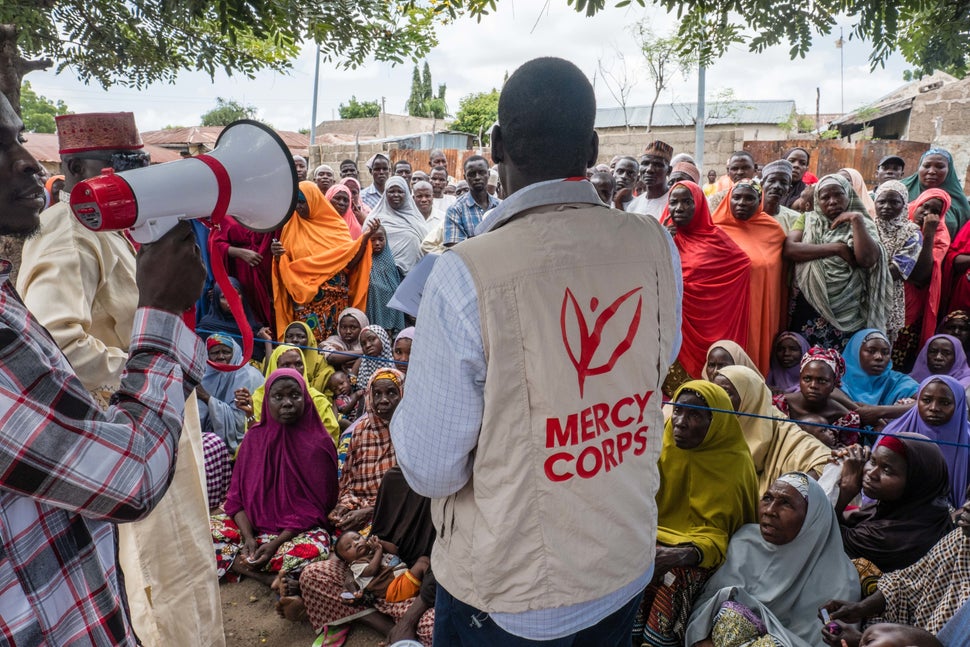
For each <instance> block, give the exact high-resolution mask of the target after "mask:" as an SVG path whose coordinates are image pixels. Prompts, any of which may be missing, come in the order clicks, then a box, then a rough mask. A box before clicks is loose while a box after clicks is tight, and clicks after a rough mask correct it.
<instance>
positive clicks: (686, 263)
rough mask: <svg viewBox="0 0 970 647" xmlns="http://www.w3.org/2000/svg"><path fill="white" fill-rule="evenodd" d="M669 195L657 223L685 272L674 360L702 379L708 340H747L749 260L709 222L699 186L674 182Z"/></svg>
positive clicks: (695, 376) (743, 342)
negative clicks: (668, 237)
mask: <svg viewBox="0 0 970 647" xmlns="http://www.w3.org/2000/svg"><path fill="white" fill-rule="evenodd" d="M669 196H670V197H669V199H668V201H667V206H666V207H665V208H664V212H663V215H662V216H661V218H660V222H661V223H662V224H664V225H665V226H666V227H667V228H668V229H670V230H671V233H672V234H673V237H674V244H675V245H677V251H679V252H680V265H681V271H682V272H683V275H684V300H683V301H684V316H683V330H682V337H683V343H682V344H681V347H680V354H679V355H678V356H677V361H678V362H680V364H681V365H682V366H683V367H684V369H685V370H686V371H687V373H688V374H689V375H690V377H691V378H692V379H695V380H696V379H703V377H704V375H703V370H704V365H705V363H706V361H707V349H708V347H709V346H710V345H711V344H713V343H714V342H716V341H719V340H721V339H730V340H732V341H735V342H737V343H738V344H740V345H741V346H742V347H744V346H746V345H747V342H748V318H749V313H750V305H749V296H748V293H749V291H750V285H751V260H750V259H749V258H748V256H747V254H745V253H744V252H743V251H742V250H741V248H740V247H738V246H737V245H736V244H735V243H734V242H733V241H732V240H731V238H730V237H729V236H728V235H727V234H725V233H724V232H723V231H721V230H720V229H718V228H717V227H715V226H714V222H713V221H712V220H711V212H710V210H709V209H708V206H707V200H706V199H705V198H704V192H703V190H702V189H701V187H699V186H698V185H697V184H695V183H694V182H687V181H684V182H678V183H677V184H675V185H674V186H673V187H671V189H670V193H669Z"/></svg>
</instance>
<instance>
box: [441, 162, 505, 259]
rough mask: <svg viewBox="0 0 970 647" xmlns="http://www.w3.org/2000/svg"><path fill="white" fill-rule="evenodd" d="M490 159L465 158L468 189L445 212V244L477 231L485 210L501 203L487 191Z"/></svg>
mask: <svg viewBox="0 0 970 647" xmlns="http://www.w3.org/2000/svg"><path fill="white" fill-rule="evenodd" d="M488 171H489V169H488V160H486V159H485V158H484V157H482V156H481V155H472V156H471V157H469V158H468V159H467V160H465V180H466V181H467V182H468V193H466V194H465V195H463V196H461V197H460V198H458V201H457V202H455V204H453V205H451V206H450V207H448V213H447V215H446V216H445V237H444V244H445V247H451V246H452V245H456V244H458V243H460V242H461V241H463V240H465V239H466V238H471V237H472V236H474V235H475V227H477V226H478V225H479V223H481V222H482V219H483V218H484V217H485V212H487V211H488V210H490V209H494V208H495V207H497V206H498V204H499V200H498V198H496V197H495V196H493V195H491V194H490V193H489V192H488Z"/></svg>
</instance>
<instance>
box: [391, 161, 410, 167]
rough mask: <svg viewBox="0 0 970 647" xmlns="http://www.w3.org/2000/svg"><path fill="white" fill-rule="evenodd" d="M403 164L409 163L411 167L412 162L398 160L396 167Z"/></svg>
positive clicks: (395, 163)
mask: <svg viewBox="0 0 970 647" xmlns="http://www.w3.org/2000/svg"><path fill="white" fill-rule="evenodd" d="M401 164H407V165H408V168H411V162H409V161H407V160H398V161H396V162H394V168H397V167H398V166H400V165H401Z"/></svg>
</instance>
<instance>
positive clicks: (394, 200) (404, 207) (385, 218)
mask: <svg viewBox="0 0 970 647" xmlns="http://www.w3.org/2000/svg"><path fill="white" fill-rule="evenodd" d="M374 220H379V221H380V223H381V224H382V225H383V226H384V231H385V232H387V246H388V248H390V250H391V254H392V255H393V256H394V264H395V265H397V269H399V270H400V271H401V275H402V276H404V275H406V274H407V273H408V272H410V271H411V268H413V267H414V266H415V265H417V263H418V261H419V260H421V257H422V256H423V252H422V251H421V241H423V240H424V237H425V236H427V235H428V226H427V225H426V224H425V220H424V216H422V215H421V212H420V211H418V205H416V204H415V203H414V198H412V197H411V189H410V188H408V183H407V182H406V181H405V180H404V178H403V177H400V176H398V175H395V176H394V177H392V178H391V179H389V180H388V181H387V184H386V185H385V187H384V195H383V196H381V200H380V202H378V203H377V206H375V207H374V209H373V210H372V211H371V212H370V215H369V216H368V217H367V222H368V223H369V222H373V221H374ZM366 224H367V223H365V225H366Z"/></svg>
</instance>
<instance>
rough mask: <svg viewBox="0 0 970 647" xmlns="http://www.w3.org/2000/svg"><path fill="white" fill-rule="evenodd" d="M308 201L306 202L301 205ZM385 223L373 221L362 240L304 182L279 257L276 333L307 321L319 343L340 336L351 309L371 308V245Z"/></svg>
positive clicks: (276, 249) (275, 282)
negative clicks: (347, 310)
mask: <svg viewBox="0 0 970 647" xmlns="http://www.w3.org/2000/svg"><path fill="white" fill-rule="evenodd" d="M301 196H302V199H301ZM379 226H380V222H377V221H376V220H375V221H372V224H371V225H370V226H369V227H367V228H366V229H365V231H364V233H363V234H362V235H361V237H360V238H358V239H357V240H353V239H352V238H351V237H350V230H349V229H348V228H347V223H346V222H344V220H343V218H342V217H341V216H340V214H338V213H337V212H336V211H335V210H334V208H333V207H332V206H331V205H330V203H329V202H327V199H326V198H325V197H323V194H322V193H320V189H319V188H317V185H316V184H314V183H313V182H300V190H299V192H298V193H297V203H296V213H295V215H294V216H291V217H290V220H289V221H288V222H287V223H286V225H284V226H283V233H282V234H281V235H280V240H279V242H274V243H273V255H274V256H276V262H275V263H274V272H273V294H274V295H275V296H276V305H275V309H276V327H277V330H285V329H286V326H287V324H289V323H290V322H292V321H297V320H299V321H305V322H306V323H307V325H309V326H310V328H311V329H312V330H313V336H314V338H315V340H316V341H315V343H320V342H321V341H323V340H325V339H326V338H327V337H330V336H331V335H335V334H336V333H337V323H338V315H339V314H340V312H341V311H342V310H344V309H345V308H348V307H354V308H357V309H362V308H365V307H366V305H367V284H368V281H369V280H370V268H371V256H370V245H368V241H370V237H371V235H372V234H373V233H374V230H375V229H376V228H377V227H379Z"/></svg>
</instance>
